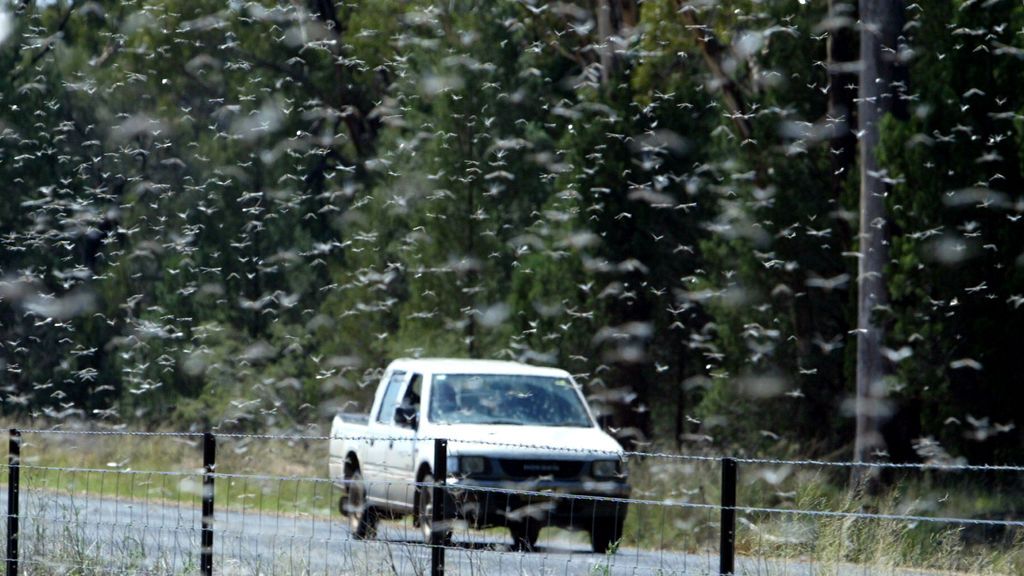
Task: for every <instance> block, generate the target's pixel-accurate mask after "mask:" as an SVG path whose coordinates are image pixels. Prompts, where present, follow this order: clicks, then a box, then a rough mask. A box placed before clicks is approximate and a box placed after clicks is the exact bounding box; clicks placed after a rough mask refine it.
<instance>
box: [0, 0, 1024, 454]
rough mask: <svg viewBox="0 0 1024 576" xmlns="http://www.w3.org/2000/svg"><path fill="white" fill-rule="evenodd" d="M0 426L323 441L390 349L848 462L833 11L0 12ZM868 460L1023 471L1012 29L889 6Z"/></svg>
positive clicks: (612, 415) (379, 0) (1009, 11)
mask: <svg viewBox="0 0 1024 576" xmlns="http://www.w3.org/2000/svg"><path fill="white" fill-rule="evenodd" d="M0 6H2V7H3V8H2V10H0V71H3V73H2V74H0V187H2V193H0V388H2V391H3V396H2V402H0V411H2V413H3V414H4V415H5V416H7V417H9V418H15V419H37V420H40V421H44V422H46V423H48V424H67V423H69V422H70V421H81V420H85V421H98V422H102V423H104V424H107V425H115V426H128V427H133V428H138V427H164V428H173V429H196V430H203V429H207V428H210V427H214V428H216V429H219V430H229V431H264V430H289V429H296V428H297V429H302V430H319V431H325V430H326V427H325V425H326V423H327V422H328V419H329V418H330V416H331V415H333V413H335V412H336V411H337V410H341V409H355V407H354V406H353V405H352V404H351V403H355V404H357V405H358V406H360V407H363V408H365V407H366V402H367V400H368V399H369V398H370V397H371V395H372V391H373V389H374V385H375V378H376V377H379V375H380V371H381V369H382V367H383V366H385V365H386V363H387V362H388V361H389V360H390V359H392V358H394V357H399V356H417V355H431V356H433V355H444V356H458V357H481V358H502V359H517V360H524V361H528V362H533V363H540V364H553V365H558V366H561V367H564V368H566V369H568V370H569V371H570V372H572V373H574V374H575V375H576V376H577V379H578V381H579V382H580V383H581V385H582V386H583V387H584V390H585V392H586V394H587V395H588V397H590V398H591V401H592V403H593V404H594V405H595V406H596V407H598V408H599V409H600V410H601V411H602V413H605V414H607V417H606V418H605V423H606V425H607V426H609V427H610V429H611V430H612V431H613V432H615V433H616V434H617V435H618V436H619V437H620V438H621V439H622V440H623V442H625V443H627V444H632V445H634V446H649V445H651V444H652V443H653V445H655V446H659V447H663V448H671V449H681V450H685V451H709V452H723V451H724V452H730V453H745V454H761V455H800V456H817V457H827V458H832V459H849V458H850V456H851V454H852V451H853V444H854V428H855V424H854V418H853V416H854V412H855V409H854V407H855V405H856V400H855V395H856V385H855V380H856V373H857V369H858V367H857V354H856V349H857V341H858V323H857V285H858V279H859V278H858V256H859V252H858V251H859V238H860V237H861V236H859V223H858V219H859V215H860V214H859V210H860V204H859V202H858V190H859V186H860V176H859V172H860V171H859V166H860V165H859V160H858V155H857V148H858V137H859V136H861V135H862V134H863V133H864V132H863V128H862V127H859V125H858V118H857V113H856V111H857V105H858V77H857V73H858V70H859V65H858V58H859V38H860V20H859V19H858V8H857V6H855V5H850V4H845V3H842V2H840V1H838V0H832V1H828V2H825V1H817V0H815V1H808V0H791V1H790V0H772V1H767V0H742V1H741V0H722V1H717V2H700V1H695V2H679V1H677V0H647V1H645V2H638V1H636V2H635V1H633V0H590V1H584V2H551V3H547V4H543V3H541V2H530V1H520V2H513V1H497V2H491V1H482V0H480V1H477V0H444V1H436V2H435V1H427V0H402V1H398V0H375V1H372V2H337V3H335V2H331V1H330V0H305V1H300V0H294V1H285V0H280V1H271V0H265V1H258V2H253V1H250V2H242V1H227V2H225V1H223V0H159V1H157V0H129V1H121V0H116V1H115V0H90V1H69V0H56V1H50V2H40V1H32V0H24V1H22V0H18V1H14V0H6V1H4V2H0ZM900 18H901V22H900V27H899V41H898V45H897V46H895V47H890V48H889V49H888V50H883V53H884V54H885V55H886V57H887V58H890V63H891V64H892V65H893V66H895V67H896V69H897V74H898V78H897V80H896V81H895V82H894V83H893V86H894V88H893V89H892V90H888V91H886V92H885V93H884V94H882V96H881V97H882V98H891V99H892V107H891V109H892V111H891V113H890V114H888V115H887V116H886V117H885V118H884V120H883V122H882V124H881V140H880V143H879V145H878V147H877V149H875V150H874V153H875V156H876V157H877V159H878V161H879V170H878V171H874V172H872V177H876V178H878V179H880V180H881V181H883V182H884V184H885V192H884V208H885V211H886V217H885V218H884V219H879V220H874V221H872V222H870V224H871V225H872V227H873V228H875V229H877V230H881V231H882V232H883V233H884V238H885V242H886V245H887V246H888V249H889V257H888V259H887V263H886V265H885V267H884V271H883V272H882V273H880V274H879V275H878V276H879V277H881V278H882V279H883V281H884V286H885V288H886V289H887V292H888V296H889V297H888V301H887V302H886V303H883V304H881V305H879V306H876V307H875V308H874V309H873V310H872V311H871V313H872V317H873V318H874V320H875V321H876V322H877V323H878V324H879V325H880V326H883V327H884V334H885V336H884V341H883V343H882V348H881V350H880V353H881V357H882V362H883V366H884V372H885V378H884V381H883V382H884V385H883V388H884V389H883V390H881V391H880V394H879V397H880V399H879V401H878V402H876V403H874V404H873V405H872V410H874V412H873V413H874V414H875V415H877V416H878V417H879V418H880V420H881V422H882V428H881V431H882V435H883V437H884V441H885V442H884V446H882V447H880V448H878V449H876V450H875V451H874V453H873V454H872V457H873V458H879V459H886V460H893V461H921V460H928V461H935V460H939V461H949V460H957V459H959V460H966V461H970V462H975V463H1018V464H1019V463H1024V459H1022V458H1024V451H1022V448H1024V435H1022V434H1021V430H1020V428H1019V427H1018V425H1017V423H1016V419H1017V417H1018V414H1017V413H1018V412H1019V408H1018V407H1019V406H1020V405H1021V404H1022V401H1024V387H1022V386H1021V378H1020V376H1019V374H1020V371H1019V368H1014V366H1015V364H1014V362H1015V361H1017V360H1020V359H1021V354H1020V352H1021V344H1020V343H1021V339H1020V338H1019V336H1018V334H1020V329H1021V327H1022V323H1024V312H1022V311H1020V310H1019V306H1020V305H1021V304H1022V303H1024V275H1022V272H1024V268H1022V265H1024V254H1022V253H1024V235H1022V234H1021V226H1024V222H1021V217H1022V216H1024V196H1022V191H1024V188H1022V186H1021V184H1022V180H1024V164H1022V154H1021V152H1022V146H1024V122H1022V120H1024V69H1022V68H1024V66H1022V64H1024V61H1022V58H1024V7H1022V6H1021V4H1020V3H1019V2H1011V1H1009V0H1004V1H1000V0H987V1H984V2H982V1H975V0H964V1H959V0H958V1H953V2H922V3H920V4H911V5H906V6H903V5H902V4H900Z"/></svg>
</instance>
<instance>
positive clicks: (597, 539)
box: [590, 517, 625, 554]
mask: <svg viewBox="0 0 1024 576" xmlns="http://www.w3.org/2000/svg"><path fill="white" fill-rule="evenodd" d="M624 520H625V518H623V517H619V518H615V519H609V520H607V521H596V522H595V523H594V527H593V528H591V529H590V547H591V548H592V549H593V550H594V552H596V553H598V554H607V553H608V551H609V550H611V549H612V546H613V545H615V544H617V543H618V541H619V539H620V538H622V523H623V521H624ZM613 553H614V552H613Z"/></svg>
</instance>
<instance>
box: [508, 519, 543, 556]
mask: <svg viewBox="0 0 1024 576" xmlns="http://www.w3.org/2000/svg"><path fill="white" fill-rule="evenodd" d="M540 528H541V526H540V523H539V522H537V521H536V520H524V521H522V522H512V523H510V524H509V525H508V531H509V532H511V533H512V549H513V550H517V551H519V552H532V551H533V549H534V547H535V546H536V545H537V538H539V537H540Z"/></svg>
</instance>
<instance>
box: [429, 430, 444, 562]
mask: <svg viewBox="0 0 1024 576" xmlns="http://www.w3.org/2000/svg"><path fill="white" fill-rule="evenodd" d="M447 481H448V441H447V440H442V439H440V438H435V439H434V488H433V494H432V495H431V498H430V501H431V502H432V504H433V509H432V510H431V518H430V526H431V528H432V530H431V532H430V576H444V548H445V544H446V543H445V541H444V540H445V538H444V535H445V534H447V533H448V517H447V516H448V515H447V513H446V511H447V508H448V507H447V506H446V505H445V503H446V500H447V498H446V494H445V484H446V483H447Z"/></svg>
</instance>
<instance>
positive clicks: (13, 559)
mask: <svg viewBox="0 0 1024 576" xmlns="http://www.w3.org/2000/svg"><path fill="white" fill-rule="evenodd" d="M20 484H21V432H19V431H18V429H17V428H11V435H10V442H9V444H8V448H7V576H17V574H18V493H19V492H20V491H21V487H20Z"/></svg>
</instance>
